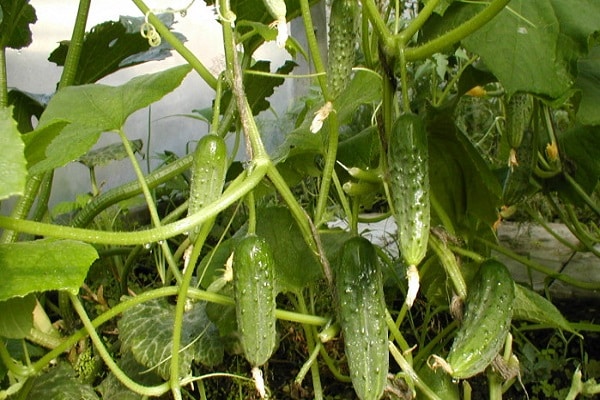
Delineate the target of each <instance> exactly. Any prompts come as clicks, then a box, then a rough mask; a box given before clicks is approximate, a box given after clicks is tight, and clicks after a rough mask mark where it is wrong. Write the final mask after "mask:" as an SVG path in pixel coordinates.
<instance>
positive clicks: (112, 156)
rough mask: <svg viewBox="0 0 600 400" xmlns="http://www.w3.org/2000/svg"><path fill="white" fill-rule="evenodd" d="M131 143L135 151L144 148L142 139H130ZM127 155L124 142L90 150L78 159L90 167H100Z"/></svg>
mask: <svg viewBox="0 0 600 400" xmlns="http://www.w3.org/2000/svg"><path fill="white" fill-rule="evenodd" d="M129 145H130V146H131V148H132V150H133V152H134V153H136V152H139V151H140V150H141V149H142V140H141V139H136V140H130V141H129ZM126 157H127V151H126V150H125V146H124V145H123V143H113V144H109V145H106V146H103V147H100V148H99V149H95V150H91V151H88V152H87V153H86V154H84V155H82V156H81V157H79V158H78V159H77V161H79V162H80V163H82V164H83V165H85V166H86V167H88V168H93V167H98V166H101V165H106V164H109V163H110V162H111V161H117V160H122V159H123V158H126Z"/></svg>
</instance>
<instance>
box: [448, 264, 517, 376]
mask: <svg viewBox="0 0 600 400" xmlns="http://www.w3.org/2000/svg"><path fill="white" fill-rule="evenodd" d="M514 299H515V284H514V281H513V278H512V276H511V275H510V272H509V271H508V269H507V268H506V266H504V264H502V263H501V262H499V261H496V260H487V261H485V262H484V263H483V264H481V266H480V267H479V271H478V272H477V274H476V275H475V277H474V278H473V281H472V282H471V286H470V287H469V292H468V295H467V299H466V301H465V303H466V310H465V315H464V317H463V321H462V325H461V326H460V328H459V330H458V332H457V334H456V336H455V338H454V341H453V342H452V347H451V349H450V353H449V354H448V357H447V358H446V361H447V363H448V364H449V366H450V368H449V370H450V371H449V372H450V373H451V375H452V377H453V378H457V379H466V378H470V377H472V376H474V375H477V374H479V373H481V372H483V371H484V370H485V369H486V368H487V366H488V365H490V363H491V362H492V361H493V360H494V358H495V357H496V355H497V354H498V353H499V351H500V350H501V349H502V346H503V345H504V341H505V340H506V336H507V335H508V332H509V330H510V323H511V319H512V312H513V302H514Z"/></svg>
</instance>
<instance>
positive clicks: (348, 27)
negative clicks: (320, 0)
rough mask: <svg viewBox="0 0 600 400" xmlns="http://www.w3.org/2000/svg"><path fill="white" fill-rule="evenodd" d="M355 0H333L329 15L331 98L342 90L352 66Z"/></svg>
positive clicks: (356, 8) (328, 75) (329, 80)
mask: <svg viewBox="0 0 600 400" xmlns="http://www.w3.org/2000/svg"><path fill="white" fill-rule="evenodd" d="M357 15H358V2H357V1H356V0H333V1H332V2H331V14H330V17H329V47H328V51H327V57H328V71H327V77H328V87H329V94H330V96H331V98H332V99H334V100H335V99H336V98H337V97H338V96H339V94H340V93H341V92H342V90H344V88H345V87H346V85H347V84H348V82H349V81H350V76H351V74H352V67H353V66H354V51H355V49H354V48H355V45H356V37H357V36H356V21H357Z"/></svg>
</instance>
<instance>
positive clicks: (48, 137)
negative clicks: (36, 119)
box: [22, 119, 69, 167]
mask: <svg viewBox="0 0 600 400" xmlns="http://www.w3.org/2000/svg"><path fill="white" fill-rule="evenodd" d="M67 125H69V121H66V120H61V119H55V120H52V121H51V122H49V123H47V124H46V125H44V126H39V125H38V126H37V127H36V128H35V129H34V130H33V131H31V132H29V133H27V134H25V135H23V136H22V138H23V142H24V143H25V158H26V159H27V165H28V166H29V167H31V166H32V165H36V164H37V163H39V162H41V161H43V160H44V159H45V158H46V149H47V148H48V146H49V145H50V143H52V141H53V140H54V138H56V137H57V136H58V135H59V134H60V133H61V132H62V130H63V129H64V127H65V126H67Z"/></svg>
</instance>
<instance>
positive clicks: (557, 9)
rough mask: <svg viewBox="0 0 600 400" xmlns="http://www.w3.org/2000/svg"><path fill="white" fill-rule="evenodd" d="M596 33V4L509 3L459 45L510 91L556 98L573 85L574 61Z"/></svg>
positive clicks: (574, 0) (578, 0) (599, 23)
mask: <svg viewBox="0 0 600 400" xmlns="http://www.w3.org/2000/svg"><path fill="white" fill-rule="evenodd" d="M598 30H600V3H598V2H597V1H594V0H571V1H569V2H564V1H561V0H536V1H531V0H513V1H511V2H510V8H506V9H505V10H503V11H502V12H501V13H500V14H498V16H496V18H494V19H493V20H492V21H491V22H490V23H488V24H486V25H485V26H484V27H483V28H481V29H480V30H478V31H476V32H475V33H473V34H472V35H470V36H469V37H467V38H466V39H465V40H463V45H464V46H465V47H466V48H467V49H468V50H470V51H472V52H474V53H477V54H479V55H480V56H481V57H482V59H483V61H484V62H485V64H486V65H487V67H489V69H490V70H491V71H492V72H493V73H494V75H496V76H497V77H498V79H499V81H500V82H501V83H502V84H503V86H504V87H505V89H506V91H507V92H508V93H514V92H516V91H525V92H531V93H537V94H541V95H547V96H551V97H555V98H557V97H560V96H561V95H562V94H564V93H565V92H566V91H567V90H568V89H569V88H570V87H571V85H572V84H573V81H574V79H575V74H576V71H575V65H576V64H575V61H576V59H577V58H579V57H581V56H584V55H585V54H587V50H588V39H589V36H590V35H591V34H592V33H594V32H596V31H598Z"/></svg>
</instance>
